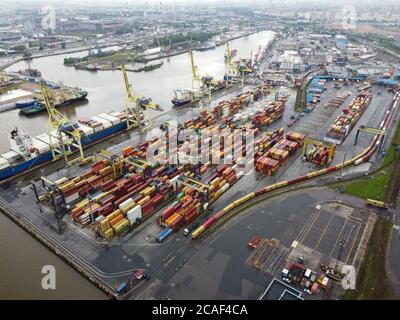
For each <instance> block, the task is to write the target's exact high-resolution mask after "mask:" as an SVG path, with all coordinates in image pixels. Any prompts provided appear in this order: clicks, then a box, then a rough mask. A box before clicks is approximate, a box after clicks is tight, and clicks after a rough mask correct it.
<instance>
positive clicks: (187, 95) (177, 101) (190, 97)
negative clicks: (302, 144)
mask: <svg viewBox="0 0 400 320" xmlns="http://www.w3.org/2000/svg"><path fill="white" fill-rule="evenodd" d="M174 93H175V97H174V98H173V99H172V100H171V102H172V104H173V106H174V107H182V106H184V105H188V104H191V103H196V102H198V101H199V100H200V96H201V92H200V91H199V90H196V89H192V88H187V89H183V90H175V91H174Z"/></svg>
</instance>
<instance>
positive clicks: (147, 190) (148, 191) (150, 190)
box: [143, 186, 156, 196]
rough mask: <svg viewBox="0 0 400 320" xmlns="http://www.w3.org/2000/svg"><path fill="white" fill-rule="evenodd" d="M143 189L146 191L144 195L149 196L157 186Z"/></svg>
mask: <svg viewBox="0 0 400 320" xmlns="http://www.w3.org/2000/svg"><path fill="white" fill-rule="evenodd" d="M143 191H145V192H144V193H143V195H144V196H148V195H149V194H150V193H152V192H154V191H156V187H155V186H152V187H148V188H146V189H144V190H143Z"/></svg>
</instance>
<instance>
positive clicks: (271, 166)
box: [256, 156, 279, 176]
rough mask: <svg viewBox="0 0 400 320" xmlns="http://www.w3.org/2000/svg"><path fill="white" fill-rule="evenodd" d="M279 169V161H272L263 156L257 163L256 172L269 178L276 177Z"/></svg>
mask: <svg viewBox="0 0 400 320" xmlns="http://www.w3.org/2000/svg"><path fill="white" fill-rule="evenodd" d="M278 169H279V161H278V160H274V159H271V158H269V157H267V156H262V157H260V158H258V159H257V161H256V170H257V171H258V172H261V173H263V174H265V175H267V176H273V175H275V173H276V171H277V170H278Z"/></svg>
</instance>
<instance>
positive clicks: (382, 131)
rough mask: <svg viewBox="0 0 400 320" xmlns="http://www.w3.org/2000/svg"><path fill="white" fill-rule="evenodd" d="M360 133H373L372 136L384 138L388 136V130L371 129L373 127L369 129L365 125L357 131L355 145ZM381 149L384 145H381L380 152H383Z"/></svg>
mask: <svg viewBox="0 0 400 320" xmlns="http://www.w3.org/2000/svg"><path fill="white" fill-rule="evenodd" d="M360 131H363V132H367V133H372V134H378V135H382V136H385V135H386V130H385V129H383V130H381V129H378V128H371V127H367V126H365V125H361V126H360V127H359V128H358V129H357V133H356V138H355V140H354V145H357V142H358V136H359V135H360ZM381 148H382V143H381V144H380V145H379V150H381Z"/></svg>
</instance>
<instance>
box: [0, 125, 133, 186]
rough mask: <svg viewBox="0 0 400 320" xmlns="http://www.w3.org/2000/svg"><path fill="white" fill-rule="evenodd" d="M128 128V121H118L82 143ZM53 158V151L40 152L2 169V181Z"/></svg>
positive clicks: (100, 139) (94, 141)
mask: <svg viewBox="0 0 400 320" xmlns="http://www.w3.org/2000/svg"><path fill="white" fill-rule="evenodd" d="M126 129H127V127H126V122H121V123H118V124H116V125H114V126H111V127H109V128H106V129H104V130H101V131H99V132H95V133H92V134H90V135H88V136H82V139H81V143H82V146H83V147H85V146H88V145H92V144H96V143H98V142H100V141H102V140H104V139H106V138H108V137H111V136H113V135H114V134H116V133H119V132H122V131H125V130H126ZM51 160H52V153H51V151H47V152H44V153H42V154H40V155H39V156H38V157H37V158H34V159H30V160H27V161H24V162H20V163H18V164H15V165H13V166H10V167H8V168H5V169H2V170H0V181H1V180H4V179H7V178H10V177H12V176H15V175H17V174H20V173H22V172H24V171H27V170H31V169H34V168H35V167H37V166H39V165H41V164H45V163H48V162H50V161H51Z"/></svg>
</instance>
